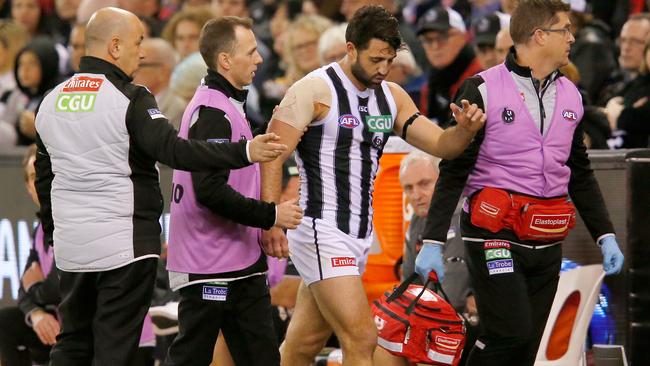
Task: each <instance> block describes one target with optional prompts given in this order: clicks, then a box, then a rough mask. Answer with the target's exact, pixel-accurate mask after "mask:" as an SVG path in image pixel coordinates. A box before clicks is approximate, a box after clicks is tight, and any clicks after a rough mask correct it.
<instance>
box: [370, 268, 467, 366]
mask: <svg viewBox="0 0 650 366" xmlns="http://www.w3.org/2000/svg"><path fill="white" fill-rule="evenodd" d="M417 277H418V274H417V273H414V274H413V275H411V276H410V277H409V278H407V279H406V280H405V281H404V282H402V283H401V284H400V285H399V286H398V287H396V288H395V289H394V290H393V292H392V293H391V292H386V293H384V295H383V296H382V297H381V298H380V299H378V300H375V301H374V302H373V303H372V305H371V308H372V312H373V316H374V320H375V324H376V325H377V329H378V331H379V338H378V340H377V343H378V345H379V346H380V347H382V348H384V349H386V350H387V351H389V352H390V353H391V354H393V355H396V356H401V357H404V358H406V359H408V360H409V361H411V362H416V363H423V364H427V365H452V366H456V365H458V362H460V357H461V355H462V352H463V347H464V346H465V323H464V321H463V318H462V317H461V316H460V315H459V314H458V313H457V312H456V310H455V309H454V308H453V307H452V306H451V304H449V300H448V299H447V295H445V294H444V292H443V291H442V288H441V287H440V283H439V282H438V280H437V277H436V275H435V272H433V271H432V272H431V275H430V276H429V279H428V280H427V282H426V283H425V285H424V286H419V285H413V284H412V283H413V281H415V280H416V279H417ZM429 284H433V285H434V288H435V290H436V291H438V292H440V293H442V295H443V296H444V298H443V296H440V295H438V294H437V293H436V291H432V290H430V289H429V288H427V286H428V285H429Z"/></svg>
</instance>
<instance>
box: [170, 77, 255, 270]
mask: <svg viewBox="0 0 650 366" xmlns="http://www.w3.org/2000/svg"><path fill="white" fill-rule="evenodd" d="M201 106H207V107H212V108H217V109H220V110H222V111H224V112H225V113H226V116H227V117H228V119H229V120H230V122H231V130H232V134H231V138H230V141H233V142H236V141H239V140H240V139H244V138H245V139H249V140H250V139H252V133H251V130H250V127H249V125H248V122H247V121H246V120H245V119H244V118H243V117H242V116H241V114H240V113H239V112H238V111H237V109H236V108H235V106H234V105H233V104H232V103H231V102H230V100H229V99H228V98H227V97H226V96H225V95H224V94H223V93H221V92H219V91H218V90H215V89H211V88H208V87H207V86H205V85H201V86H199V87H198V88H197V90H196V93H195V94H194V98H192V101H191V102H190V104H189V105H188V106H187V109H185V113H184V114H183V120H182V122H181V127H180V131H179V133H178V135H179V136H180V137H182V138H185V139H187V136H188V132H189V129H190V127H191V124H192V121H193V120H194V119H195V118H196V115H198V111H199V108H200V107H201ZM230 141H215V142H214V143H222V142H230ZM172 181H173V191H174V194H173V195H172V202H171V220H170V228H169V257H168V262H167V269H168V270H170V271H173V272H180V273H189V274H212V273H223V272H231V271H238V270H241V269H244V268H247V267H249V266H251V265H252V264H254V263H255V262H256V261H257V260H258V259H259V258H260V256H261V253H262V252H261V247H260V235H261V230H260V229H258V228H254V227H250V226H245V225H241V224H238V223H235V222H233V221H231V220H228V219H225V218H222V217H220V216H218V215H215V214H214V213H212V211H210V209H208V208H207V207H204V206H202V205H201V204H200V203H198V202H197V199H196V195H195V192H194V188H193V185H192V176H191V173H189V172H186V171H181V170H174V175H173V179H172ZM228 185H230V186H231V187H232V188H233V189H235V190H236V191H238V192H239V193H241V194H242V195H244V196H246V197H250V198H254V199H257V200H259V199H260V172H259V165H258V164H252V165H250V166H247V167H245V168H241V169H235V170H231V171H230V175H229V178H228Z"/></svg>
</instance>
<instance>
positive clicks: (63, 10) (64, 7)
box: [54, 0, 81, 24]
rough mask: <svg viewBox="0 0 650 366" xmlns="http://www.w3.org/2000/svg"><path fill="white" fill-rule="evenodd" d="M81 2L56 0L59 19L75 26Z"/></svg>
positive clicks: (55, 7) (55, 4)
mask: <svg viewBox="0 0 650 366" xmlns="http://www.w3.org/2000/svg"><path fill="white" fill-rule="evenodd" d="M80 3H81V0H55V1H54V10H55V11H56V15H57V17H58V18H59V19H61V20H63V21H65V22H68V23H69V24H73V23H74V22H75V21H76V19H77V10H78V9H79V4H80Z"/></svg>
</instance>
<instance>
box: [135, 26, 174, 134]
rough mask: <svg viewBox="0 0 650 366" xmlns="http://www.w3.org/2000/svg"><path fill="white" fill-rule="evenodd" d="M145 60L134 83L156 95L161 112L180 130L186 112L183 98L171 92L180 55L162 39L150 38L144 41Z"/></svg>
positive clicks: (137, 72) (141, 63)
mask: <svg viewBox="0 0 650 366" xmlns="http://www.w3.org/2000/svg"><path fill="white" fill-rule="evenodd" d="M141 48H142V53H144V58H143V59H142V61H141V62H140V68H139V69H138V71H136V73H135V75H134V76H133V83H134V84H140V85H143V86H146V87H147V89H149V91H150V92H151V94H153V95H154V97H155V98H156V102H157V103H158V106H159V107H160V108H159V109H160V111H161V112H162V113H163V114H164V115H165V116H167V118H169V122H171V123H172V125H174V128H176V129H178V127H179V126H180V124H181V118H182V117H183V112H184V111H185V106H186V103H185V101H184V100H183V98H181V97H179V96H178V95H176V94H174V93H172V92H171V91H170V90H169V81H170V79H171V76H172V71H173V70H174V67H176V64H177V63H178V61H179V57H178V53H176V50H174V47H172V46H171V45H170V44H169V42H167V41H165V40H164V39H162V38H148V39H145V40H144V41H142V46H141Z"/></svg>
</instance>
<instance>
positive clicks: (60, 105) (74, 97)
mask: <svg viewBox="0 0 650 366" xmlns="http://www.w3.org/2000/svg"><path fill="white" fill-rule="evenodd" d="M96 99H97V94H93V93H87V94H82V93H79V94H77V93H73V94H68V93H61V94H59V96H58V97H57V98H56V111H57V112H92V110H93V108H94V107H95V100H96Z"/></svg>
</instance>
